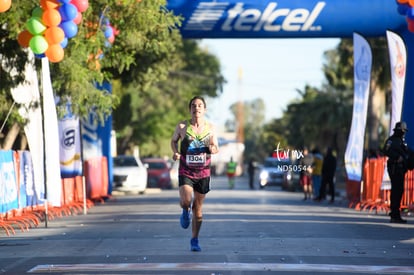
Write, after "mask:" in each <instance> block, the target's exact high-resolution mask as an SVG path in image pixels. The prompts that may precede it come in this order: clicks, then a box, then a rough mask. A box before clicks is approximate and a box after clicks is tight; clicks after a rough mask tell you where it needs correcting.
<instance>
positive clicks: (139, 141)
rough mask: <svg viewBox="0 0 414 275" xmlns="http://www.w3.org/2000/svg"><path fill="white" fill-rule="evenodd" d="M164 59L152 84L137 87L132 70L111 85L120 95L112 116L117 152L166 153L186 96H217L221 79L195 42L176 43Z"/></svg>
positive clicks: (214, 64) (184, 115)
mask: <svg viewBox="0 0 414 275" xmlns="http://www.w3.org/2000/svg"><path fill="white" fill-rule="evenodd" d="M166 61H168V60H166ZM169 61H170V62H169V63H166V64H165V66H164V70H165V72H166V73H167V75H163V76H162V77H161V76H160V77H159V79H158V80H157V81H156V82H155V81H154V82H153V84H152V85H150V84H148V85H145V86H143V85H141V78H140V76H139V75H135V74H133V73H132V72H133V71H128V72H125V73H124V74H122V75H121V76H120V77H121V78H120V81H119V82H117V85H114V93H115V94H117V95H118V96H120V98H121V102H120V105H119V107H118V108H117V109H115V110H114V115H113V121H114V129H115V130H116V131H117V132H118V136H117V137H118V150H119V151H120V152H126V151H130V150H131V148H132V147H133V146H134V145H139V146H140V153H141V155H143V156H147V155H153V156H164V155H168V156H169V155H170V154H171V149H170V138H171V135H172V133H173V131H174V128H175V125H176V124H177V123H178V121H180V120H183V119H186V118H187V117H188V116H189V114H188V101H189V100H190V98H191V97H193V96H194V95H195V94H199V95H203V96H206V97H207V96H212V97H214V96H217V94H218V92H219V90H220V88H221V86H222V84H223V81H224V80H223V77H222V76H221V74H220V63H219V61H218V60H217V58H216V57H215V56H214V55H211V54H209V53H208V52H206V51H203V50H202V49H200V48H199V46H198V42H197V41H194V40H184V41H182V44H177V52H176V54H175V55H174V56H173V58H172V59H170V60H169ZM146 75H147V74H145V73H144V74H143V76H144V77H145V76H146ZM141 76H142V75H141Z"/></svg>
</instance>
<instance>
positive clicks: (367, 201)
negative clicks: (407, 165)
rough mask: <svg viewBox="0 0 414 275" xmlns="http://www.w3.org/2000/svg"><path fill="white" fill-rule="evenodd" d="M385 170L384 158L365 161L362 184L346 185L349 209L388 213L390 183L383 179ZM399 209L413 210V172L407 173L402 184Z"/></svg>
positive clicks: (386, 178) (352, 183) (387, 179)
mask: <svg viewBox="0 0 414 275" xmlns="http://www.w3.org/2000/svg"><path fill="white" fill-rule="evenodd" d="M386 168H387V161H386V157H379V158H373V159H367V160H366V161H365V163H364V167H363V180H362V182H356V181H350V180H348V181H347V183H346V187H347V190H346V191H347V197H348V201H349V207H351V208H355V209H356V210H360V211H362V210H367V211H369V212H375V213H378V212H385V213H388V212H389V207H390V189H391V183H390V182H389V178H388V177H384V173H385V171H386ZM401 208H402V210H405V211H412V210H413V209H414V171H413V170H411V171H408V172H407V173H406V176H405V182H404V195H403V198H402V201H401Z"/></svg>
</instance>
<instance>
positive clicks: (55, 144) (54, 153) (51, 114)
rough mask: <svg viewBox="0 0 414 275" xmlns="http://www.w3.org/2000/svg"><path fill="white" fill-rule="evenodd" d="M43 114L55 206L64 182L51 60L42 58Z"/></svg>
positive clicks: (49, 183)
mask: <svg viewBox="0 0 414 275" xmlns="http://www.w3.org/2000/svg"><path fill="white" fill-rule="evenodd" d="M42 86H43V113H44V114H45V115H44V126H45V128H44V135H45V144H46V146H45V164H46V188H47V190H46V193H47V199H48V202H49V203H50V204H52V205H53V206H60V205H61V196H62V181H61V178H60V164H59V130H58V119H57V113H56V104H55V98H54V96H53V90H52V81H51V80H50V69H49V59H47V58H46V57H44V58H42Z"/></svg>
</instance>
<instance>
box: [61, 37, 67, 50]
mask: <svg viewBox="0 0 414 275" xmlns="http://www.w3.org/2000/svg"><path fill="white" fill-rule="evenodd" d="M68 43H69V40H68V39H67V38H66V37H65V38H63V40H62V42H60V46H61V47H62V48H63V49H64V48H66V46H67V45H68Z"/></svg>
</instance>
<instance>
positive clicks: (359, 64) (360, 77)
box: [345, 33, 372, 181]
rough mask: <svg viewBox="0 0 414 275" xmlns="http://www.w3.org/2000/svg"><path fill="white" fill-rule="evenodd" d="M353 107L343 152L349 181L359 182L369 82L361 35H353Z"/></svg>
mask: <svg viewBox="0 0 414 275" xmlns="http://www.w3.org/2000/svg"><path fill="white" fill-rule="evenodd" d="M353 39H354V107H353V113H352V125H351V130H350V133H349V137H348V144H347V147H346V151H345V169H346V173H347V176H348V179H349V180H353V181H361V178H362V167H363V165H362V162H363V151H364V137H365V125H366V120H367V110H368V97H369V88H370V81H371V67H372V52H371V47H370V45H369V44H368V42H367V41H366V39H365V38H363V37H362V36H361V35H359V34H356V33H354V35H353Z"/></svg>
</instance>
